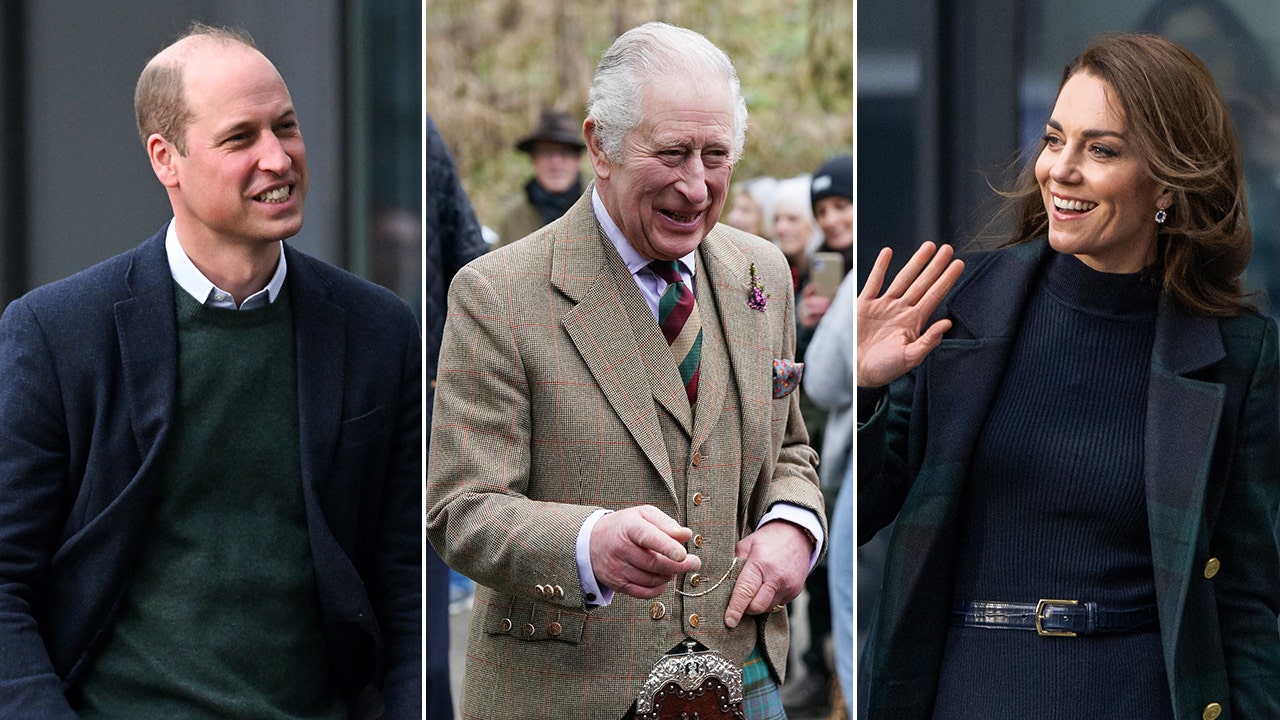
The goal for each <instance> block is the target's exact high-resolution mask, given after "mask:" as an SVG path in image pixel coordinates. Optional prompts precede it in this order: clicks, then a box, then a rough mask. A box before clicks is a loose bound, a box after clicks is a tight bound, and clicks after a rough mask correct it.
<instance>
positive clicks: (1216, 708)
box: [1200, 703, 1222, 720]
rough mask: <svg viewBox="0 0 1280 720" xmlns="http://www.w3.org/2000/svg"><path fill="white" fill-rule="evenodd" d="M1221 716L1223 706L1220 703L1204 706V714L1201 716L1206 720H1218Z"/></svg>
mask: <svg viewBox="0 0 1280 720" xmlns="http://www.w3.org/2000/svg"><path fill="white" fill-rule="evenodd" d="M1221 714H1222V706H1221V705H1219V704H1218V703H1209V704H1208V705H1205V706H1204V712H1203V713H1201V714H1200V717H1202V718H1204V720H1218V716H1219V715H1221Z"/></svg>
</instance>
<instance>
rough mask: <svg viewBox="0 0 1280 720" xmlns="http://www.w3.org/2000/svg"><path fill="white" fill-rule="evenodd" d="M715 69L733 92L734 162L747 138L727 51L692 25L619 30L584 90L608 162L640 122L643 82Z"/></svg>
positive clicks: (743, 108) (652, 25) (703, 73)
mask: <svg viewBox="0 0 1280 720" xmlns="http://www.w3.org/2000/svg"><path fill="white" fill-rule="evenodd" d="M717 74H718V75H719V76H721V77H723V78H724V79H725V82H727V83H728V84H729V93H730V95H731V97H733V103H734V118H733V120H734V123H733V125H734V127H733V144H732V146H731V147H730V159H731V160H732V161H734V162H736V161H737V160H738V158H740V157H742V146H743V145H744V144H745V143H746V137H747V102H746V100H745V99H743V97H742V85H741V83H739V81H738V72H737V70H735V69H734V67H733V61H731V60H730V59H729V56H728V55H726V54H725V53H724V51H723V50H721V49H720V48H718V47H716V46H715V45H713V44H712V43H711V41H710V40H708V39H706V38H705V37H703V36H702V35H700V34H698V33H696V32H694V31H693V30H689V29H687V28H682V27H676V26H674V25H668V24H666V23H660V22H651V23H645V24H644V25H641V26H639V27H635V28H632V29H630V30H628V31H626V32H625V33H623V34H622V35H620V36H618V39H617V40H614V41H613V44H612V45H610V46H609V49H608V50H606V51H605V53H604V55H603V56H601V58H600V64H599V65H597V66H596V73H595V75H594V76H593V77H592V78H591V89H590V90H589V91H588V93H587V117H590V118H594V119H595V126H596V136H597V137H598V138H599V142H600V150H601V152H603V153H604V156H605V157H606V158H608V159H609V161H610V162H618V161H619V160H620V159H621V158H622V140H623V138H625V137H626V135H627V133H628V132H630V131H631V130H633V129H634V128H636V127H637V126H638V125H640V119H641V116H642V113H643V108H642V107H641V105H642V104H643V102H642V99H641V98H642V92H643V90H644V86H645V84H646V83H648V82H655V81H658V80H661V79H663V78H670V77H700V76H711V77H715V75H717Z"/></svg>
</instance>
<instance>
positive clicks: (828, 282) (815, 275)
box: [809, 252, 844, 298]
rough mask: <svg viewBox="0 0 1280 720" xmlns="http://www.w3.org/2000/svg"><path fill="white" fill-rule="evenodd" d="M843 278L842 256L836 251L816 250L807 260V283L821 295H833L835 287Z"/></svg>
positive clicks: (838, 285) (827, 296)
mask: <svg viewBox="0 0 1280 720" xmlns="http://www.w3.org/2000/svg"><path fill="white" fill-rule="evenodd" d="M841 280H844V256H843V255H841V254H840V253H837V252H818V253H814V254H813V260H811V261H809V284H810V285H812V286H813V292H814V293H815V294H817V295H821V296H822V297H826V298H829V297H835V294H836V288H838V287H840V281H841Z"/></svg>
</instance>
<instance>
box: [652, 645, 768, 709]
mask: <svg viewBox="0 0 1280 720" xmlns="http://www.w3.org/2000/svg"><path fill="white" fill-rule="evenodd" d="M684 646H685V651H684V652H683V653H680V652H677V653H674V654H670V655H664V656H662V659H661V660H659V661H658V662H657V663H656V664H655V665H654V666H653V670H652V671H651V672H650V673H649V677H648V678H647V679H646V680H645V681H644V685H643V686H642V687H641V689H640V697H638V698H636V720H665V719H666V718H688V717H694V718H697V717H705V718H708V719H710V718H716V717H724V718H733V719H735V720H745V716H744V715H743V713H742V700H743V683H742V670H740V669H739V668H738V667H737V666H736V665H734V664H733V663H731V662H729V660H728V658H726V657H724V656H723V655H721V654H720V653H718V652H715V651H714V650H703V651H697V650H695V649H694V648H695V647H696V646H697V642H695V641H693V640H686V641H684ZM690 711H692V712H690Z"/></svg>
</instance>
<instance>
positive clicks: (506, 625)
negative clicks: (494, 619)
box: [498, 618, 511, 632]
mask: <svg viewBox="0 0 1280 720" xmlns="http://www.w3.org/2000/svg"><path fill="white" fill-rule="evenodd" d="M498 627H500V628H502V632H510V631H511V618H502V624H501V625H499V626H498Z"/></svg>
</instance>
